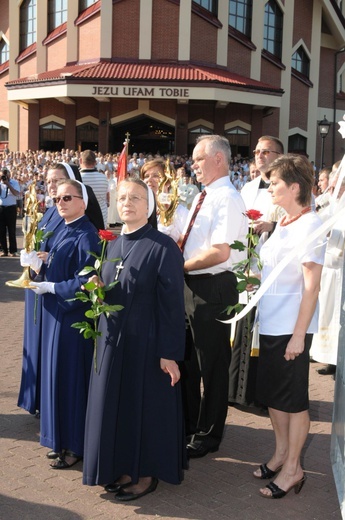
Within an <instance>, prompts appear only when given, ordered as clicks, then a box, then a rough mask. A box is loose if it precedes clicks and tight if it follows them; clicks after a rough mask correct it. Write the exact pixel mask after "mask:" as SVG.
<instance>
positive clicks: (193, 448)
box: [187, 441, 219, 459]
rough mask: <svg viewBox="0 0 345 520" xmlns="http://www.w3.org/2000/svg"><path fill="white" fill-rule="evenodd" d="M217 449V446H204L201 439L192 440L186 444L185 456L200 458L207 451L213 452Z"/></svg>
mask: <svg viewBox="0 0 345 520" xmlns="http://www.w3.org/2000/svg"><path fill="white" fill-rule="evenodd" d="M218 450H219V446H211V447H210V446H205V444H202V442H201V441H193V442H190V443H189V444H187V456H188V457H189V458H190V459H200V458H201V457H205V455H207V454H208V453H214V452H215V451H218Z"/></svg>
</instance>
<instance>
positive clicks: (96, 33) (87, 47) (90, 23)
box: [78, 13, 110, 61]
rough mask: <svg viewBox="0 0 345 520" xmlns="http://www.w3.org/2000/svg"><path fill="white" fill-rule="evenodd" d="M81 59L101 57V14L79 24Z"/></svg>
mask: <svg viewBox="0 0 345 520" xmlns="http://www.w3.org/2000/svg"><path fill="white" fill-rule="evenodd" d="M78 29H79V35H78V37H79V38H78V39H79V61H85V60H90V59H97V58H100V54H101V46H100V30H101V15H100V13H97V14H96V15H95V16H93V17H92V18H90V19H89V20H86V21H85V22H84V23H82V24H81V25H79V27H78ZM109 37H110V35H109Z"/></svg>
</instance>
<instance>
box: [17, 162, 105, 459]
mask: <svg viewBox="0 0 345 520" xmlns="http://www.w3.org/2000/svg"><path fill="white" fill-rule="evenodd" d="M68 178H69V179H74V180H79V181H81V176H80V173H79V170H78V168H77V166H75V165H70V164H66V163H58V164H56V165H55V166H53V167H52V168H51V169H50V170H49V171H48V173H47V178H46V185H47V191H48V195H49V196H50V197H51V198H53V197H55V196H56V192H57V185H58V182H61V181H63V180H65V179H68ZM86 188H87V194H88V207H87V209H86V214H87V215H88V216H89V218H90V220H91V222H93V224H94V225H95V226H96V228H97V229H102V228H103V225H104V224H103V216H102V212H101V208H100V206H99V204H98V201H97V199H96V197H95V194H94V193H93V190H92V188H91V187H89V186H87V187H86ZM63 227H64V220H63V218H62V217H61V216H60V215H59V213H58V211H57V208H56V206H55V205H54V206H53V207H51V208H48V209H47V210H46V212H45V213H44V215H43V218H42V220H41V221H40V222H39V224H38V229H41V230H43V231H44V234H45V235H48V238H46V239H45V240H44V241H43V242H42V243H41V245H40V251H41V252H49V251H50V250H51V248H52V247H53V245H54V242H55V240H56V237H57V236H58V234H59V231H60V230H61V229H62V228H63ZM22 265H24V264H23V263H22ZM31 276H34V277H35V280H36V281H41V278H40V276H39V275H38V276H37V275H36V273H35V272H31ZM41 313H42V297H41V296H40V295H35V294H34V293H33V292H32V291H25V310H24V339H23V361H22V375H21V383H20V390H19V396H18V403H17V404H18V406H19V407H20V408H23V409H24V410H26V411H28V412H29V413H31V414H36V413H37V412H39V410H40V382H41V379H40V377H41V376H40V371H41V362H40V356H41V326H42V322H41ZM52 456H54V455H52Z"/></svg>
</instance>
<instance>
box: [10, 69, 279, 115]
mask: <svg viewBox="0 0 345 520" xmlns="http://www.w3.org/2000/svg"><path fill="white" fill-rule="evenodd" d="M6 87H7V90H8V100H9V101H14V102H23V101H26V102H28V100H40V99H47V98H56V99H59V100H66V99H68V100H70V101H69V102H72V101H73V100H74V101H76V100H77V99H78V98H95V99H97V100H98V101H99V102H105V101H108V100H110V99H111V98H135V99H165V100H177V101H179V102H188V101H190V100H206V101H207V100H209V101H215V102H216V103H217V106H219V107H221V106H223V107H225V106H226V105H227V104H228V103H243V104H250V105H260V106H271V107H280V105H281V96H282V95H283V90H282V89H280V88H276V87H272V86H271V85H269V84H266V83H262V82H260V81H256V80H253V79H251V78H246V77H243V76H240V75H238V74H233V73H231V72H229V71H227V70H225V69H218V68H210V67H201V66H195V65H189V64H188V65H165V64H164V65H162V64H151V63H150V64H147V63H141V62H140V63H110V62H100V63H97V64H89V65H74V66H67V67H65V68H63V69H58V70H55V71H49V72H45V73H41V74H35V75H34V76H31V77H27V78H20V79H17V80H14V81H10V82H8V83H7V84H6ZM65 102H66V101H65Z"/></svg>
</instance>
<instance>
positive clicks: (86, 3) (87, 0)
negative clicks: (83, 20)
mask: <svg viewBox="0 0 345 520" xmlns="http://www.w3.org/2000/svg"><path fill="white" fill-rule="evenodd" d="M97 1H98V0H79V12H80V13H81V12H82V11H84V10H85V9H87V8H88V7H90V6H91V5H93V4H95V3H96V2H97Z"/></svg>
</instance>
